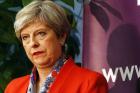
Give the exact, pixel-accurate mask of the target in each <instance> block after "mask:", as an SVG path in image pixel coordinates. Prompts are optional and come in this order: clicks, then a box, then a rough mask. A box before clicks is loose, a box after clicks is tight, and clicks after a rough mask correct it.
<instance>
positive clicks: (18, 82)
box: [5, 75, 30, 93]
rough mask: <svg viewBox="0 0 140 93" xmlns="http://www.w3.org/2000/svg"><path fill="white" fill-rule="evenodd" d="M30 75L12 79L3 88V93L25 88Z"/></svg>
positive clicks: (12, 92)
mask: <svg viewBox="0 0 140 93" xmlns="http://www.w3.org/2000/svg"><path fill="white" fill-rule="evenodd" d="M29 79H30V76H29V75H26V76H22V77H19V78H16V79H14V80H12V81H11V82H10V83H9V84H8V86H7V87H6V89H5V93H14V92H17V91H18V89H22V88H25V87H26V86H27V85H28V83H29Z"/></svg>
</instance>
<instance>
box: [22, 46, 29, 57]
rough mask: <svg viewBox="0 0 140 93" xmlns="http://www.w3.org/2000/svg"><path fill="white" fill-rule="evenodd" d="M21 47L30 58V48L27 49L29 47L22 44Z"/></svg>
mask: <svg viewBox="0 0 140 93" xmlns="http://www.w3.org/2000/svg"><path fill="white" fill-rule="evenodd" d="M23 48H24V50H25V52H26V55H27V56H28V58H29V59H30V57H31V56H30V53H29V52H30V50H29V48H28V47H25V46H23Z"/></svg>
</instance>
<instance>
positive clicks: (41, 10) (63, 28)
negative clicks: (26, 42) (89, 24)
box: [14, 0, 70, 38]
mask: <svg viewBox="0 0 140 93" xmlns="http://www.w3.org/2000/svg"><path fill="white" fill-rule="evenodd" d="M36 20H39V21H41V22H43V23H45V24H46V25H47V26H49V27H51V28H52V29H53V30H54V31H55V33H56V35H57V36H58V37H60V36H61V35H63V33H65V32H66V33H69V31H70V24H69V22H68V19H67V16H66V13H65V11H64V9H63V8H62V7H60V6H59V5H58V4H56V3H54V2H53V1H51V0H35V1H32V2H31V3H29V4H28V5H27V6H25V7H24V8H23V9H21V10H20V11H19V12H18V13H17V15H16V19H15V23H14V28H15V32H16V36H17V37H18V38H20V33H21V30H22V29H24V27H26V26H28V25H29V24H30V23H32V22H34V21H36Z"/></svg>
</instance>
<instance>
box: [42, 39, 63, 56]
mask: <svg viewBox="0 0 140 93" xmlns="http://www.w3.org/2000/svg"><path fill="white" fill-rule="evenodd" d="M44 47H46V49H47V51H48V53H54V54H55V53H57V51H59V50H60V49H61V44H60V43H59V41H58V40H47V41H46V43H45V46H44Z"/></svg>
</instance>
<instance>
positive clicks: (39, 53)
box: [32, 51, 44, 56]
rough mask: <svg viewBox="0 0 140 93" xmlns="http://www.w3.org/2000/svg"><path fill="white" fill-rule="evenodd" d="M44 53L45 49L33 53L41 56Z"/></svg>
mask: <svg viewBox="0 0 140 93" xmlns="http://www.w3.org/2000/svg"><path fill="white" fill-rule="evenodd" d="M42 54H44V51H37V52H34V53H33V54H32V55H33V56H41V55H42Z"/></svg>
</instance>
